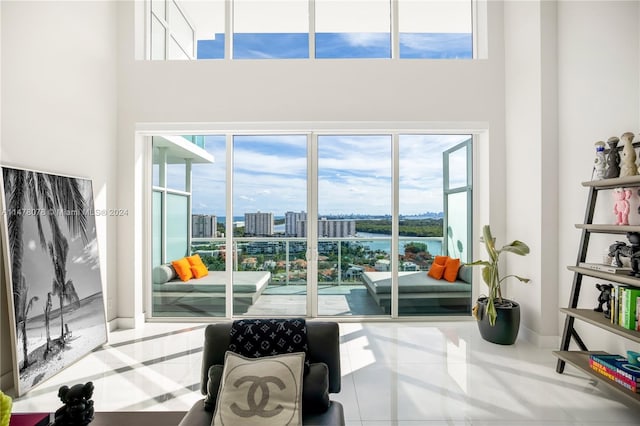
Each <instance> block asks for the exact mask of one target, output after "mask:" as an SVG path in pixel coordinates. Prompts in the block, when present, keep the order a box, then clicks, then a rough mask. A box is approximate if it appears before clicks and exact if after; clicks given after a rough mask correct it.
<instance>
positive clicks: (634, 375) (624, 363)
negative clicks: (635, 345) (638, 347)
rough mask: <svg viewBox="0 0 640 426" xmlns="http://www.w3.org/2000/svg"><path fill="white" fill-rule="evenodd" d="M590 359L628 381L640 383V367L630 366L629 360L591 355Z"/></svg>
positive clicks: (618, 356)
mask: <svg viewBox="0 0 640 426" xmlns="http://www.w3.org/2000/svg"><path fill="white" fill-rule="evenodd" d="M589 359H590V360H593V361H595V362H597V363H599V364H601V365H603V366H605V367H607V368H609V369H610V370H612V371H615V372H616V373H617V374H618V375H619V376H620V377H624V378H625V379H626V380H629V381H631V382H633V383H640V366H637V365H633V364H630V363H629V360H628V359H627V358H625V357H623V356H622V355H610V354H591V355H589Z"/></svg>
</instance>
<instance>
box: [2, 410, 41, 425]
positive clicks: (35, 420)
mask: <svg viewBox="0 0 640 426" xmlns="http://www.w3.org/2000/svg"><path fill="white" fill-rule="evenodd" d="M9 426H49V413H12V414H11V418H10V419H9Z"/></svg>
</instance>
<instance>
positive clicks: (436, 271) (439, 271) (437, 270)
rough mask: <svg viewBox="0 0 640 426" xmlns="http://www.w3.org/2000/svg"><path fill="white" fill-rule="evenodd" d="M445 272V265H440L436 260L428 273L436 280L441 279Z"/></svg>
mask: <svg viewBox="0 0 640 426" xmlns="http://www.w3.org/2000/svg"><path fill="white" fill-rule="evenodd" d="M443 274H444V266H443V265H438V264H437V263H436V262H433V263H432V264H431V268H430V269H429V272H428V273H427V275H429V276H430V277H431V278H434V279H436V280H439V279H441V278H442V275H443Z"/></svg>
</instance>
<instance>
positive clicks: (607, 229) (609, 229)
mask: <svg viewBox="0 0 640 426" xmlns="http://www.w3.org/2000/svg"><path fill="white" fill-rule="evenodd" d="M576 228H578V229H586V230H587V231H589V232H598V233H603V234H626V233H627V232H640V226H638V225H603V224H594V223H576Z"/></svg>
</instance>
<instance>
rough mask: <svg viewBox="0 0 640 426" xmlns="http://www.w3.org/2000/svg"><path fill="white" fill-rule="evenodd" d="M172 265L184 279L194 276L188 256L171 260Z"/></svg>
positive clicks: (187, 279)
mask: <svg viewBox="0 0 640 426" xmlns="http://www.w3.org/2000/svg"><path fill="white" fill-rule="evenodd" d="M171 266H173V269H175V270H176V274H178V276H179V277H180V279H181V280H182V281H189V280H190V279H191V278H193V273H192V272H191V265H190V264H189V261H188V260H187V258H186V257H183V258H182V259H178V260H174V261H173V262H171Z"/></svg>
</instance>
